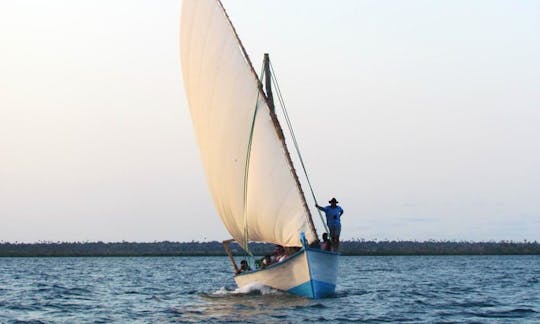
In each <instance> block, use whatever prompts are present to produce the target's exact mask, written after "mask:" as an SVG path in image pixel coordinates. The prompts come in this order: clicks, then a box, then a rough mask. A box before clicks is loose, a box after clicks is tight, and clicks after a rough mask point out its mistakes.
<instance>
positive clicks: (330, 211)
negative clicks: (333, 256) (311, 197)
mask: <svg viewBox="0 0 540 324" xmlns="http://www.w3.org/2000/svg"><path fill="white" fill-rule="evenodd" d="M328 203H329V204H330V205H328V206H325V207H321V206H319V204H315V207H317V209H319V210H321V211H323V212H324V214H325V215H326V225H327V226H328V230H329V232H330V233H323V235H322V242H321V245H320V247H321V250H323V251H334V252H337V251H339V235H340V234H341V216H342V215H343V208H341V207H340V206H338V205H337V204H338V203H339V202H338V201H337V200H336V198H332V199H330V201H328ZM328 234H330V237H329V235H328ZM299 249H300V248H287V249H285V248H284V247H283V246H281V245H276V247H275V249H274V253H273V254H269V255H266V256H264V258H262V259H261V260H257V262H256V265H257V268H258V269H264V268H266V267H268V266H270V265H272V264H274V263H278V262H282V261H284V260H285V259H286V258H287V257H288V256H289V255H291V254H293V253H294V252H296V251H298V250H299ZM246 271H251V267H250V266H249V265H248V262H247V261H246V260H242V261H241V262H240V268H239V269H238V270H237V271H236V274H239V273H242V272H246Z"/></svg>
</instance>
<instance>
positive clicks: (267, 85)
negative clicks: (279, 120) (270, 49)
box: [264, 53, 275, 112]
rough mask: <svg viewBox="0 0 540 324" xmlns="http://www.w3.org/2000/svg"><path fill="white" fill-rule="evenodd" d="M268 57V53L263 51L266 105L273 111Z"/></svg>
mask: <svg viewBox="0 0 540 324" xmlns="http://www.w3.org/2000/svg"><path fill="white" fill-rule="evenodd" d="M270 73H271V72H270V57H269V56H268V53H264V85H265V89H266V98H267V99H268V107H269V108H270V110H271V111H273V112H275V106H274V97H273V96H272V74H270Z"/></svg>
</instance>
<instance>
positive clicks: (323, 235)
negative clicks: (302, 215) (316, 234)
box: [322, 233, 328, 241]
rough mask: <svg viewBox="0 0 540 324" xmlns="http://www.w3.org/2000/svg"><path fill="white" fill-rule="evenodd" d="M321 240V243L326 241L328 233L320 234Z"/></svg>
mask: <svg viewBox="0 0 540 324" xmlns="http://www.w3.org/2000/svg"><path fill="white" fill-rule="evenodd" d="M322 239H323V241H327V240H328V233H323V234H322Z"/></svg>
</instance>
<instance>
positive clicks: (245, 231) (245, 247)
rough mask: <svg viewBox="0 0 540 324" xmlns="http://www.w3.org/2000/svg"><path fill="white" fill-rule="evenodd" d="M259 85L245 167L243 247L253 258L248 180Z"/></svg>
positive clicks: (262, 73)
mask: <svg viewBox="0 0 540 324" xmlns="http://www.w3.org/2000/svg"><path fill="white" fill-rule="evenodd" d="M263 76H264V66H263V69H262V71H261V80H262V78H263ZM261 80H259V84H258V85H257V99H256V100H255V110H254V112H253V120H252V121H251V129H250V131H249V140H248V147H247V153H246V164H245V166H244V242H245V246H244V247H243V248H244V250H245V251H246V252H247V253H248V254H249V255H250V256H253V254H252V253H251V251H250V250H249V245H248V240H249V232H248V212H247V201H248V200H247V195H248V180H249V160H250V157H251V146H252V144H253V132H254V130H255V120H256V119H257V112H258V111H259V96H260V93H261V92H260V90H259V87H260V84H261V83H260V82H262V81H261Z"/></svg>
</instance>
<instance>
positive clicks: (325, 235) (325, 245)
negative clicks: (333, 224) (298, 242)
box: [321, 233, 332, 251]
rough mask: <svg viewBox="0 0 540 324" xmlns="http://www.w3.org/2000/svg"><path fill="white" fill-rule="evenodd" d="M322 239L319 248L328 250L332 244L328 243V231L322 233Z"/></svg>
mask: <svg viewBox="0 0 540 324" xmlns="http://www.w3.org/2000/svg"><path fill="white" fill-rule="evenodd" d="M322 240H323V241H322V243H321V250H323V251H330V250H331V249H332V245H331V243H330V240H329V239H328V233H323V235H322Z"/></svg>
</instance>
